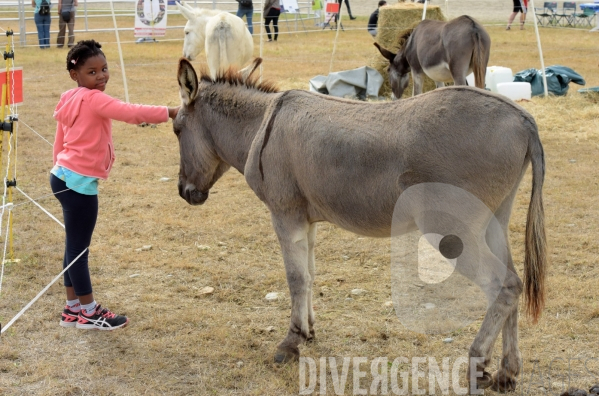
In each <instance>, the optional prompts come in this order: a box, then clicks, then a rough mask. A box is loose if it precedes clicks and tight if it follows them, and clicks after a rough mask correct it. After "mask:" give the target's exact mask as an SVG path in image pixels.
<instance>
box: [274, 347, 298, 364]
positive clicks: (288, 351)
mask: <svg viewBox="0 0 599 396" xmlns="http://www.w3.org/2000/svg"><path fill="white" fill-rule="evenodd" d="M299 356H300V353H299V349H298V348H295V349H294V348H279V349H277V353H275V363H279V364H283V363H288V362H294V361H298V360H299Z"/></svg>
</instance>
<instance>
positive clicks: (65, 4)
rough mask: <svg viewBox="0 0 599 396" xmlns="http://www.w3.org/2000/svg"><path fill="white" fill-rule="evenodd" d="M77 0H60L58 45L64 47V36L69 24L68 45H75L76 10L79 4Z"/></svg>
mask: <svg viewBox="0 0 599 396" xmlns="http://www.w3.org/2000/svg"><path fill="white" fill-rule="evenodd" d="M78 5H79V4H78V2H77V0H58V38H57V39H56V46H57V47H58V48H62V47H64V36H65V33H66V30H67V29H66V28H67V26H68V27H69V40H68V44H67V46H68V47H69V48H71V47H72V46H73V45H75V33H74V32H75V11H76V10H77V6H78Z"/></svg>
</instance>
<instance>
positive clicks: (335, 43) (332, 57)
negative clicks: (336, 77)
mask: <svg viewBox="0 0 599 396" xmlns="http://www.w3.org/2000/svg"><path fill="white" fill-rule="evenodd" d="M338 4H339V11H338V13H337V18H338V19H337V31H336V32H335V41H333V53H332V54H331V64H330V65H329V74H331V73H332V72H333V59H335V52H337V39H338V38H339V25H341V6H342V5H343V2H342V1H340V2H339V3H338ZM348 4H349V3H348Z"/></svg>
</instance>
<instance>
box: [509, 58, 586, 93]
mask: <svg viewBox="0 0 599 396" xmlns="http://www.w3.org/2000/svg"><path fill="white" fill-rule="evenodd" d="M545 75H546V76H547V93H549V94H554V95H558V96H564V95H566V94H567V93H568V84H569V83H570V82H573V83H576V84H578V85H584V84H585V81H584V78H582V76H581V75H580V74H578V73H576V72H575V71H574V70H572V69H570V68H569V67H566V66H560V65H554V66H549V67H546V68H545ZM514 81H517V82H518V81H524V82H528V83H530V86H531V89H532V96H539V95H544V94H545V89H544V86H543V75H542V74H541V71H540V70H537V69H526V70H522V71H520V72H518V73H516V75H515V76H514Z"/></svg>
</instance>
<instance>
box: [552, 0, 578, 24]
mask: <svg viewBox="0 0 599 396" xmlns="http://www.w3.org/2000/svg"><path fill="white" fill-rule="evenodd" d="M575 15H576V2H574V1H564V3H563V5H562V12H558V13H556V14H555V17H556V18H557V24H558V25H561V26H564V27H566V26H570V27H574V25H575V24H576V16H575Z"/></svg>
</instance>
